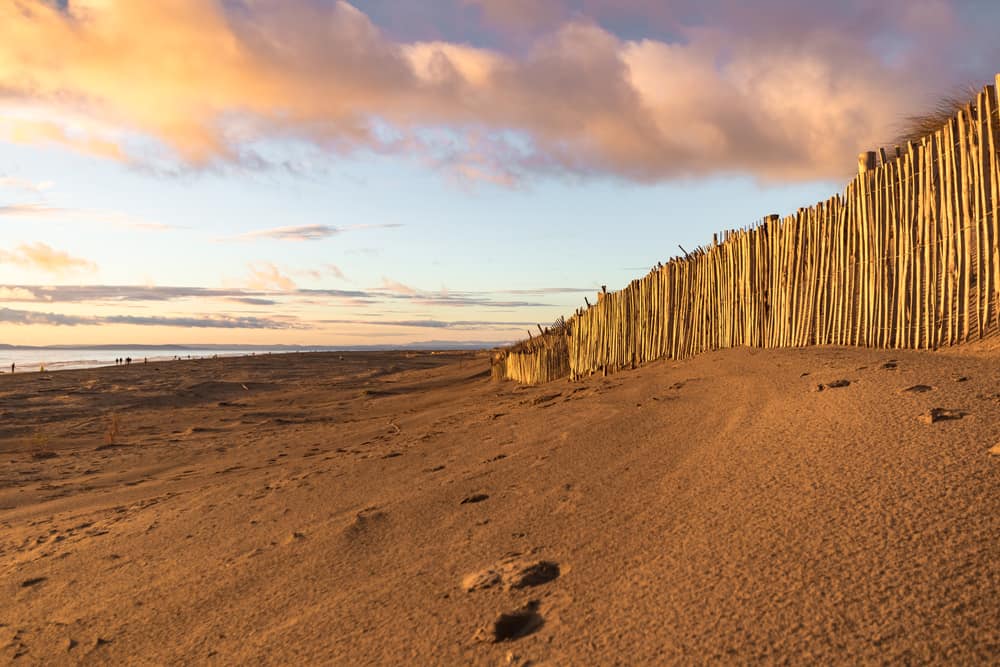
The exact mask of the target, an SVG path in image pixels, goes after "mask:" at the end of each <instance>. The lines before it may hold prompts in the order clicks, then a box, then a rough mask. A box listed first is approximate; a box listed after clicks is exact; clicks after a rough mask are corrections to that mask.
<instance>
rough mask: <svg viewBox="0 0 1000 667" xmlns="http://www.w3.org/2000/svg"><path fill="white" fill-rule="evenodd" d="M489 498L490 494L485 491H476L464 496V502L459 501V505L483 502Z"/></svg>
mask: <svg viewBox="0 0 1000 667" xmlns="http://www.w3.org/2000/svg"><path fill="white" fill-rule="evenodd" d="M487 499H489V496H488V495H486V494H485V493H474V494H472V495H471V496H468V497H466V498H464V499H463V500H462V502H460V503H459V505H469V504H471V503H481V502H483V501H484V500H487Z"/></svg>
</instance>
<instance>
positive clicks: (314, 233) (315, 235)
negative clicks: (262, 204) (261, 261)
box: [232, 224, 402, 241]
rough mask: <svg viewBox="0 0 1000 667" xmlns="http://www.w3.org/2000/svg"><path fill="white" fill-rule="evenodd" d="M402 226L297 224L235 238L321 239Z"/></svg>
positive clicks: (246, 239)
mask: <svg viewBox="0 0 1000 667" xmlns="http://www.w3.org/2000/svg"><path fill="white" fill-rule="evenodd" d="M394 227H402V225H398V224H387V225H350V226H347V227H334V226H333V225H297V226H293V227H274V228H272V229H260V230H257V231H253V232H247V233H245V234H240V235H238V236H235V237H232V238H234V239H238V240H243V241H251V240H254V239H275V240H278V241H321V240H323V239H326V238H330V237H331V236H336V235H338V234H342V233H344V232H347V231H352V230H356V229H388V228H394Z"/></svg>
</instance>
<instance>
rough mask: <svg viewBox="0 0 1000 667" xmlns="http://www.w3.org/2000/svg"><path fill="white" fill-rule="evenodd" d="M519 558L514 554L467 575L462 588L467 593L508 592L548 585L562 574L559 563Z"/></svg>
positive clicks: (463, 579)
mask: <svg viewBox="0 0 1000 667" xmlns="http://www.w3.org/2000/svg"><path fill="white" fill-rule="evenodd" d="M518 556H519V554H518V553H512V554H510V555H508V556H507V557H506V558H505V559H504V560H502V561H501V562H500V563H498V564H496V565H493V566H492V567H489V568H487V569H485V570H480V571H479V572H473V573H472V574H468V575H466V576H465V577H463V578H462V588H463V589H464V590H465V592H466V593H471V592H473V591H482V590H487V589H490V588H496V587H503V589H504V590H506V591H510V590H520V589H522V588H533V587H535V586H541V585H542V584H547V583H549V582H550V581H554V580H555V579H558V578H559V575H560V574H561V570H560V568H559V564H558V563H555V562H553V561H548V560H538V561H528V560H524V559H520V558H518Z"/></svg>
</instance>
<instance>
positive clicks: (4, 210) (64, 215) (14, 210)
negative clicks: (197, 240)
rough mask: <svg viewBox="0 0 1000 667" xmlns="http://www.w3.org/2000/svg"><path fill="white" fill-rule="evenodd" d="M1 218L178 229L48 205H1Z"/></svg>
mask: <svg viewBox="0 0 1000 667" xmlns="http://www.w3.org/2000/svg"><path fill="white" fill-rule="evenodd" d="M0 217H11V218H44V219H53V218H55V219H63V220H93V221H97V222H101V223H105V224H109V225H112V226H114V227H119V228H122V229H135V230H140V231H152V232H162V231H168V230H171V229H176V227H174V226H172V225H166V224H163V223H159V222H149V221H147V220H142V219H140V218H136V217H134V216H131V215H128V214H127V213H121V212H119V211H97V210H89V209H80V208H62V207H58V206H49V205H47V204H5V205H0Z"/></svg>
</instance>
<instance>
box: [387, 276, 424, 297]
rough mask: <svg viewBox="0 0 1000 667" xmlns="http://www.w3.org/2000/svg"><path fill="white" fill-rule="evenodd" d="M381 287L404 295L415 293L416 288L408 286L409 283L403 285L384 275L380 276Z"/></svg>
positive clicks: (413, 294)
mask: <svg viewBox="0 0 1000 667" xmlns="http://www.w3.org/2000/svg"><path fill="white" fill-rule="evenodd" d="M382 289H383V290H386V291H388V292H393V293H395V294H402V295H405V296H416V295H417V290H415V289H414V288H412V287H410V286H409V285H404V284H403V283H400V282H396V281H395V280H391V279H389V278H386V277H385V276H382Z"/></svg>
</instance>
